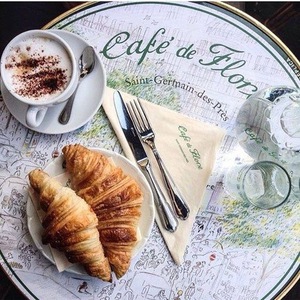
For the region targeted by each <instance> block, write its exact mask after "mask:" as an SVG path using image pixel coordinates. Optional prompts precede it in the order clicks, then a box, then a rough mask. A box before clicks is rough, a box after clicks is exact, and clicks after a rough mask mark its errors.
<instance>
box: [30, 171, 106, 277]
mask: <svg viewBox="0 0 300 300" xmlns="http://www.w3.org/2000/svg"><path fill="white" fill-rule="evenodd" d="M29 181H30V185H31V187H32V188H33V190H34V191H35V192H36V193H37V195H38V197H39V199H40V205H41V207H42V209H43V210H44V211H45V216H44V218H43V221H42V225H43V227H44V229H45V230H44V232H43V236H42V242H43V243H44V244H48V243H49V244H50V245H51V246H52V247H53V248H57V249H58V250H60V251H63V252H64V253H65V255H66V257H67V259H68V260H69V261H70V262H72V263H80V264H82V265H83V266H84V268H85V270H86V272H87V273H88V274H89V275H91V276H94V277H98V278H100V279H102V280H104V281H111V268H110V265H109V262H108V259H107V258H106V257H105V256H104V251H103V247H102V245H101V242H100V240H99V231H98V229H97V226H98V219H97V216H96V214H95V213H94V211H93V210H92V209H91V207H90V205H88V204H87V203H86V202H85V201H84V200H83V199H82V198H80V197H79V196H77V195H76V193H75V192H74V191H73V190H72V189H70V188H68V187H63V186H62V185H61V184H60V183H59V182H58V181H57V180H55V179H54V178H51V177H50V176H49V175H48V174H47V173H45V172H44V171H42V170H39V169H35V170H33V171H31V172H30V173H29Z"/></svg>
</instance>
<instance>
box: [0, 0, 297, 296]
mask: <svg viewBox="0 0 300 300" xmlns="http://www.w3.org/2000/svg"><path fill="white" fill-rule="evenodd" d="M44 29H50V30H56V31H60V32H61V34H63V36H64V37H65V36H66V39H68V33H72V34H74V35H75V36H79V37H81V38H82V39H83V40H84V41H85V42H86V43H88V44H90V45H92V46H93V47H94V48H95V50H96V51H97V52H98V53H99V56H100V58H101V61H102V63H103V65H104V67H105V70H106V76H107V82H106V84H107V86H108V87H110V88H113V89H118V90H121V91H124V92H126V93H129V94H132V95H134V96H138V97H141V98H143V99H146V100H148V101H152V102H155V103H158V104H160V105H162V106H165V107H167V108H171V109H176V110H177V111H179V112H181V113H183V114H186V115H188V116H190V117H192V118H196V119H199V120H203V121H206V122H210V123H212V124H215V125H217V126H220V127H222V128H224V129H225V130H226V136H225V139H224V141H223V144H222V146H221V149H220V153H219V155H218V158H217V161H216V166H215V169H214V171H213V173H212V175H211V178H210V180H209V182H208V184H207V190H206V194H205V200H204V204H205V205H203V208H202V209H201V210H199V212H198V215H197V217H196V219H195V222H194V226H193V229H192V232H191V237H190V243H189V245H188V247H187V249H186V253H185V257H184V262H183V263H182V264H181V265H180V266H177V265H176V264H175V263H174V262H173V260H172V258H171V257H170V255H169V253H168V249H167V248H166V246H165V244H164V241H163V239H162V236H161V235H160V233H159V231H158V228H157V226H156V224H155V225H154V227H153V230H152V233H151V235H150V237H149V240H148V242H147V243H146V245H145V247H144V249H142V250H141V251H140V253H138V255H137V256H136V257H135V258H134V259H133V260H132V263H131V266H130V269H129V271H128V272H127V274H126V275H125V276H124V277H123V278H121V279H120V280H114V281H113V282H112V283H104V282H102V281H100V280H98V279H95V278H91V277H89V276H86V275H81V274H74V273H71V272H62V273H59V272H58V271H57V269H56V266H55V265H53V264H52V263H51V262H50V261H49V260H48V259H46V258H45V257H44V256H43V255H42V253H41V251H40V250H39V249H38V248H37V247H36V246H35V244H34V243H33V240H32V237H31V236H30V234H29V231H28V224H27V215H26V214H27V213H26V203H27V201H28V185H27V174H28V172H29V171H30V170H32V169H33V168H37V167H41V168H44V167H45V166H47V165H48V164H49V163H50V162H51V161H53V160H55V158H56V157H57V155H58V154H59V153H60V150H61V148H62V147H63V146H64V145H65V144H68V143H76V142H78V143H82V144H83V145H86V146H89V147H98V148H105V149H108V150H113V151H117V152H122V149H121V147H120V145H119V142H118V140H117V138H116V136H115V134H114V132H113V130H112V128H111V126H110V123H109V120H108V118H107V116H106V115H105V113H104V111H103V109H102V108H100V109H97V111H92V112H91V113H90V114H91V117H92V118H88V117H89V116H87V117H86V123H85V124H81V123H80V122H79V121H78V122H77V123H75V125H74V126H73V125H72V126H71V127H69V128H68V130H64V129H61V128H60V127H58V126H57V125H53V124H52V123H51V122H50V123H49V124H50V125H49V126H48V127H47V126H44V127H43V128H38V129H37V130H32V129H28V128H27V127H25V126H24V125H23V123H22V116H21V117H20V114H22V111H19V110H17V109H16V108H15V107H12V106H10V105H7V103H6V102H7V99H4V101H0V120H1V123H0V124H1V125H0V126H1V128H0V139H1V147H0V149H1V151H0V163H1V168H0V177H1V181H0V186H1V189H0V201H1V208H0V220H1V223H0V224H1V248H0V249H1V251H0V263H1V267H2V268H3V269H4V271H5V272H6V274H7V275H8V276H9V278H10V279H11V280H12V282H13V283H14V284H15V285H16V286H17V287H18V288H19V289H20V291H21V292H22V293H23V294H24V295H25V296H26V297H27V298H29V299H203V300H209V299H220V300H221V299H222V300H223V299H239V300H243V299H245V300H246V299H247V300H248V299H253V300H258V299H281V298H282V297H283V296H284V295H285V294H286V293H287V292H288V291H289V289H290V288H291V287H292V286H293V285H294V284H295V283H296V282H297V280H298V279H299V244H300V243H299V242H300V228H299V221H300V217H299V216H300V214H299V212H300V203H299V194H297V193H293V194H292V195H291V197H290V198H289V199H288V201H286V202H285V203H284V204H283V205H282V206H280V207H278V208H276V209H273V210H268V211H265V210H259V209H256V208H253V207H251V206H245V205H240V204H238V203H236V202H234V204H232V203H233V202H232V201H230V200H231V199H230V197H229V196H228V195H227V194H226V193H225V192H224V187H223V185H222V178H223V175H224V172H225V170H224V167H222V166H224V165H225V161H226V160H227V159H232V161H236V160H238V159H241V156H242V153H241V152H240V150H239V151H238V150H237V149H239V148H238V143H237V141H236V138H235V135H234V120H235V117H236V115H237V113H238V110H239V107H241V105H242V104H243V103H244V101H245V100H246V99H247V98H248V97H249V96H250V95H251V94H253V93H254V92H255V91H256V90H259V89H262V88H265V87H268V86H276V85H288V86H293V87H298V88H299V74H300V72H299V61H298V60H297V58H296V57H295V56H294V55H293V53H291V51H290V50H289V49H288V48H287V47H286V46H285V45H284V44H283V43H282V42H281V41H280V40H279V39H278V38H277V37H276V36H275V35H273V34H272V33H271V32H270V31H268V30H267V29H266V28H265V27H264V26H263V25H262V24H260V23H259V22H257V21H256V20H254V19H253V18H251V17H250V16H248V15H246V14H245V13H243V12H241V11H239V10H237V9H234V8H233V7H231V6H228V5H226V4H223V3H213V2H199V3H192V2H173V3H172V2H154V1H143V2H135V1H129V2H108V3H104V2H102V3H101V2H91V3H87V4H83V5H80V6H78V7H76V8H75V9H73V10H70V11H68V12H67V13H66V14H64V15H61V16H59V17H58V18H56V19H54V20H53V21H52V22H51V23H49V24H47V26H45V28H44ZM72 36H73V35H72ZM69 42H70V43H71V44H72V46H74V47H76V43H77V42H76V39H75V41H74V38H71V40H70V41H69ZM166 79H172V80H166ZM170 82H176V83H178V85H172V84H170ZM98 84H101V83H98V82H97V81H95V82H94V84H93V86H92V87H91V88H90V89H89V90H86V91H85V96H84V98H85V100H84V102H83V103H82V104H81V107H80V110H79V111H78V112H77V114H78V119H80V115H81V114H82V115H84V114H85V112H86V111H87V107H88V106H89V102H88V101H89V97H92V95H94V93H93V91H97V86H98ZM191 91H197V93H191ZM3 97H4V98H5V95H4V93H3ZM207 99H211V101H207ZM99 101H100V99H99ZM174 101H175V103H176V105H174ZM77 127H78V128H77ZM199 138H201V137H199ZM265 155H268V153H265ZM299 164H300V162H299ZM297 167H298V168H299V166H298V162H296V163H295V165H294V166H293V168H297Z"/></svg>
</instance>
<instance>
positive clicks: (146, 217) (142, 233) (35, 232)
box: [26, 148, 155, 274]
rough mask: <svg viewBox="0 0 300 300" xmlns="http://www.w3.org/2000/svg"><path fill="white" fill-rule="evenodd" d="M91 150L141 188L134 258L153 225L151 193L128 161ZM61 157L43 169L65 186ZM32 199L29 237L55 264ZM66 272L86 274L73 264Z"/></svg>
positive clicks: (120, 156) (109, 153) (143, 179)
mask: <svg viewBox="0 0 300 300" xmlns="http://www.w3.org/2000/svg"><path fill="white" fill-rule="evenodd" d="M91 149H93V150H96V151H99V152H101V153H102V154H104V155H106V156H107V157H111V158H112V159H113V161H114V163H115V164H116V165H117V166H119V167H121V168H122V169H123V170H124V172H125V173H126V174H127V175H129V176H131V177H132V178H134V179H135V180H136V182H137V183H138V184H139V186H140V187H141V190H142V193H143V196H144V200H143V203H142V209H141V218H140V221H139V225H138V229H139V241H138V243H137V244H136V246H135V248H134V250H133V257H134V256H136V255H137V254H138V253H139V252H140V251H141V250H142V249H143V247H144V246H145V244H146V242H147V240H148V238H149V236H150V234H151V231H152V227H153V223H154V214H155V211H154V203H153V195H152V192H151V188H150V186H149V184H148V182H147V180H146V178H145V176H144V175H143V173H142V172H141V171H140V169H138V168H137V167H136V166H135V165H134V164H133V163H132V162H131V161H130V160H128V159H127V158H126V157H125V156H122V155H120V154H118V153H116V152H113V151H109V150H105V149H99V148H91ZM63 160H64V158H63V155H61V156H60V157H58V158H56V159H55V160H54V161H53V162H51V163H50V164H49V165H47V166H46V168H45V169H44V171H45V172H47V173H48V174H49V175H50V176H51V177H56V178H57V180H59V181H60V182H61V183H62V184H64V185H65V184H66V182H67V181H68V180H69V178H68V175H67V173H66V170H65V169H63V167H62V165H63ZM32 201H33V199H32V200H31V199H30V194H29V195H28V200H27V207H26V213H27V225H28V230H29V232H30V235H31V237H32V239H33V241H34V244H35V245H36V247H37V248H38V249H39V250H40V251H41V252H42V254H43V255H44V256H45V257H46V258H47V259H48V260H49V261H51V262H52V263H53V264H55V260H54V258H53V255H52V252H51V250H50V247H49V246H48V245H44V244H43V243H42V232H43V230H44V229H43V227H42V224H41V222H40V219H39V217H38V214H37V211H36V209H35V207H34V205H33V202H32ZM66 271H68V272H71V273H75V274H86V272H85V271H84V269H83V267H82V266H80V265H78V264H73V265H71V266H70V267H68V268H67V269H66Z"/></svg>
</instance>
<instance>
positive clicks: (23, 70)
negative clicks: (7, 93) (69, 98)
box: [5, 55, 68, 99]
mask: <svg viewBox="0 0 300 300" xmlns="http://www.w3.org/2000/svg"><path fill="white" fill-rule="evenodd" d="M59 62H60V58H59V57H58V56H57V57H56V56H41V55H38V56H36V57H30V58H25V59H22V60H21V61H17V60H16V59H13V60H12V62H11V63H8V64H6V65H5V68H6V69H10V68H16V69H17V70H18V71H17V72H15V75H14V76H15V77H16V78H17V79H18V81H19V82H20V83H21V86H19V87H18V89H17V90H16V91H15V92H16V93H17V94H19V95H20V96H24V97H30V98H36V99H38V98H39V97H41V96H43V95H47V94H53V93H56V92H58V91H62V90H63V89H64V88H65V86H66V85H67V83H68V76H67V74H66V72H67V70H64V69H62V68H59V67H57V65H58V64H59Z"/></svg>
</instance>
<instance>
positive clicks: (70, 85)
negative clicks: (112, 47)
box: [1, 30, 79, 128]
mask: <svg viewBox="0 0 300 300" xmlns="http://www.w3.org/2000/svg"><path fill="white" fill-rule="evenodd" d="M78 72H79V71H78V64H77V61H76V59H75V56H74V54H73V52H72V50H71V48H70V46H69V45H68V44H67V43H66V42H65V41H64V40H63V39H62V38H60V37H59V36H58V35H56V34H54V33H52V32H49V31H47V30H29V31H25V32H23V33H21V34H19V35H17V36H16V37H15V38H13V39H12V40H11V41H10V42H9V43H8V45H7V46H6V47H5V49H4V51H3V53H2V56H1V79H2V83H3V85H4V86H5V88H6V89H7V90H8V92H9V93H10V94H11V95H12V96H13V97H14V98H15V99H17V100H19V101H21V102H23V103H25V104H27V105H28V109H27V112H24V113H26V123H27V125H28V126H29V127H33V128H34V127H38V126H39V125H40V124H41V123H42V121H43V119H44V117H45V115H46V112H47V109H48V108H49V107H51V106H53V105H57V104H60V103H62V102H64V101H66V100H68V99H69V97H70V96H71V95H72V93H74V91H75V89H76V86H77V84H78V78H79V77H78V76H79V75H78Z"/></svg>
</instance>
